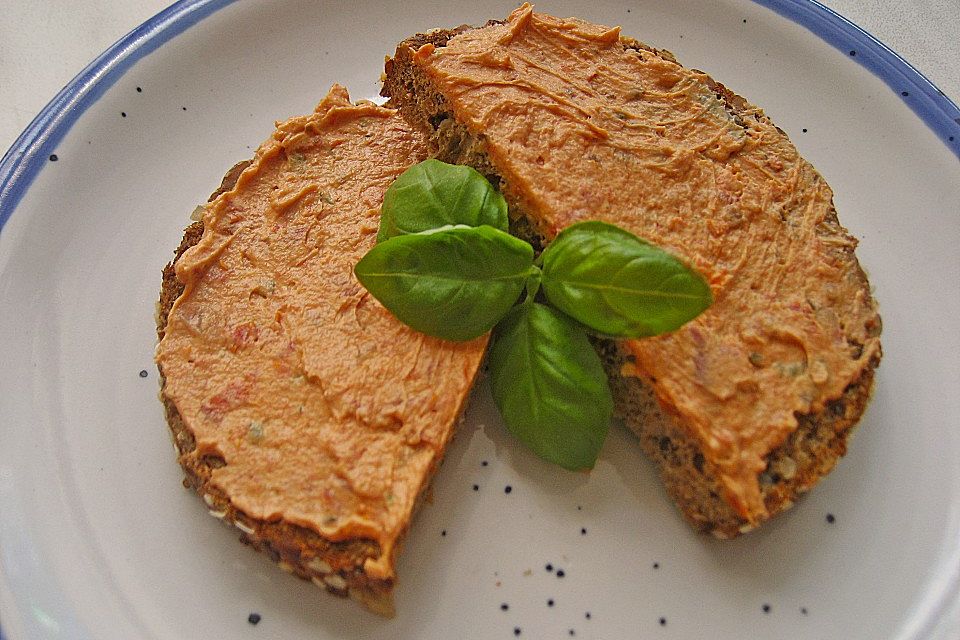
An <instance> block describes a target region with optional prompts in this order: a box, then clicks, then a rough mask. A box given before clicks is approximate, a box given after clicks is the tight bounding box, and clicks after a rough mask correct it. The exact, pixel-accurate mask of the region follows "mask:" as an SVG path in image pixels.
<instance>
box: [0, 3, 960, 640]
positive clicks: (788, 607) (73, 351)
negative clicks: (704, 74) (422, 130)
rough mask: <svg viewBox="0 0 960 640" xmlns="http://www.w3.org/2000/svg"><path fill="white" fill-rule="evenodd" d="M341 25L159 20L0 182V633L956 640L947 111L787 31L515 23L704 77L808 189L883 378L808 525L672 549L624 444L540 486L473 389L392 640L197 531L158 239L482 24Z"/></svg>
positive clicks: (255, 8) (48, 119)
mask: <svg viewBox="0 0 960 640" xmlns="http://www.w3.org/2000/svg"><path fill="white" fill-rule="evenodd" d="M762 5H769V6H770V7H772V8H774V9H776V11H777V12H780V13H777V12H774V11H771V10H770V9H769V8H767V7H765V6H762ZM343 6H346V5H343ZM349 6H350V9H349V10H347V9H342V8H339V7H340V5H338V4H337V3H317V2H311V1H307V0H304V1H301V2H298V1H296V0H278V1H277V2H272V3H254V2H238V3H235V4H231V3H228V2H224V1H218V0H214V1H207V0H201V1H199V2H198V1H193V2H183V3H179V4H178V5H175V6H174V7H173V8H171V10H169V11H168V12H166V13H165V14H162V15H161V16H159V17H158V18H157V19H155V20H154V21H152V22H150V23H147V24H146V25H144V26H143V27H141V29H140V30H138V31H137V32H135V33H134V34H132V35H131V37H130V38H128V39H127V40H125V41H124V42H123V43H122V44H121V45H120V46H119V47H117V48H114V49H112V50H111V51H109V52H107V53H106V54H105V56H104V58H102V59H101V60H99V61H97V62H96V63H95V64H94V65H93V66H92V67H91V68H90V69H88V70H87V71H86V72H85V73H84V74H83V75H82V76H80V77H78V80H77V81H75V82H74V83H73V85H71V87H68V88H67V90H66V92H65V93H64V94H61V95H60V96H58V97H57V99H56V100H55V101H54V102H53V103H51V106H50V107H48V109H47V110H45V111H44V113H43V114H41V116H40V117H39V118H38V120H37V121H36V122H35V123H34V125H31V128H30V129H28V131H27V132H25V134H24V136H23V137H22V138H21V139H20V141H18V143H17V145H16V146H15V147H14V148H13V149H12V150H11V152H10V153H9V154H8V155H7V156H6V157H5V158H4V160H3V162H2V163H0V224H2V230H0V309H2V312H0V353H2V354H3V355H2V363H3V364H2V367H0V388H2V393H0V622H2V626H3V632H2V633H4V634H6V636H7V637H8V638H9V640H21V639H26V638H31V639H33V638H91V639H92V638H96V639H101V638H157V639H161V638H162V639H167V638H169V639H184V638H186V639H189V638H213V637H226V638H271V639H273V638H303V637H309V638H316V639H318V640H323V639H330V638H370V639H376V638H450V637H464V638H481V639H487V638H490V639H494V638H504V639H505V638H513V637H515V636H518V635H519V636H521V637H529V638H567V637H570V636H576V637H577V638H627V637H630V638H638V637H643V638H701V637H703V638H706V637H709V638H754V637H756V638H760V637H775V638H781V639H797V638H845V639H864V640H866V639H871V640H874V639H878V638H897V639H903V640H906V639H908V638H909V639H919V638H940V639H942V640H945V639H947V638H951V639H952V638H956V637H958V636H960V622H958V621H960V614H958V610H960V601H958V595H957V579H958V573H960V462H958V461H960V431H958V430H957V428H956V427H957V424H960V399H958V398H960V369H958V358H957V354H958V353H960V295H958V285H957V282H960V258H958V253H957V247H958V246H960V211H958V203H960V164H958V162H957V155H956V154H957V149H958V143H957V141H956V138H957V137H958V136H960V120H956V121H954V118H960V112H957V110H956V107H955V106H954V105H952V104H950V103H949V101H947V100H946V99H945V98H943V97H942V96H940V95H938V94H937V92H936V89H935V88H933V87H931V86H930V85H928V84H925V83H924V82H923V80H922V78H920V77H919V76H918V75H917V74H916V72H913V71H912V70H911V69H910V68H909V67H908V66H906V65H905V64H904V63H902V61H898V60H897V59H895V58H894V57H893V56H891V55H890V53H889V52H888V51H885V50H884V49H883V48H882V47H881V46H880V45H878V43H876V42H874V41H871V40H870V39H869V38H868V37H867V36H866V35H865V34H862V33H861V32H857V31H856V30H855V29H854V28H853V27H851V26H850V25H848V24H845V23H843V22H842V20H840V19H839V18H837V17H836V16H832V15H830V14H829V13H828V12H826V11H825V10H823V9H822V8H820V7H818V6H816V5H815V4H813V3H810V2H806V1H799V0H783V1H780V2H776V1H773V0H764V2H763V3H762V4H755V3H752V2H747V1H738V0H721V1H719V2H711V3H702V2H693V1H680V2H672V3H663V2H656V1H654V0H636V1H634V2H630V3H620V2H609V1H605V0H599V1H595V2H590V3H574V2H554V3H549V4H548V5H543V6H541V7H540V8H541V9H543V10H546V11H549V12H552V13H556V14H562V15H580V16H582V17H584V18H587V19H590V20H593V21H596V22H601V23H607V24H622V25H623V27H624V32H625V33H627V34H629V35H632V36H635V37H638V38H640V39H642V40H645V41H647V42H649V43H650V44H653V45H656V46H658V47H663V48H667V49H670V50H672V51H673V52H674V53H675V54H676V55H677V57H678V58H679V59H680V60H681V61H682V62H684V63H685V64H687V65H688V66H693V67H697V68H701V69H704V70H706V71H708V72H709V73H711V74H712V75H713V76H714V77H716V78H717V79H719V80H720V81H722V82H724V83H725V84H727V85H728V86H730V87H731V88H732V89H733V90H734V91H736V92H738V93H740V94H741V95H743V96H746V97H747V98H748V99H750V100H751V101H753V102H755V103H756V104H759V105H761V106H763V107H764V108H765V109H766V110H767V112H768V113H769V114H770V116H771V117H772V118H773V119H774V121H775V122H776V123H777V124H778V125H779V126H780V127H782V128H783V129H784V130H785V131H786V132H787V133H788V135H790V137H791V138H792V139H793V140H794V141H795V142H796V144H797V146H798V147H799V149H800V151H801V153H803V155H804V156H805V157H807V158H808V159H809V160H810V161H811V162H812V163H813V164H814V165H815V166H816V167H817V168H818V169H819V170H820V171H821V172H822V173H823V175H824V176H825V177H826V178H827V180H828V182H829V183H830V184H831V185H832V186H833V188H834V191H835V192H836V204H837V209H838V210H839V212H840V218H841V221H842V222H843V223H844V224H845V225H846V226H847V227H848V228H849V229H850V230H851V231H852V232H853V233H854V235H856V236H857V237H858V238H860V240H861V245H860V249H859V252H858V253H859V256H860V259H861V261H862V263H863V265H864V267H865V268H866V269H867V271H868V272H869V274H870V277H871V281H872V283H873V284H874V286H875V289H876V296H877V298H878V300H879V301H880V305H881V311H882V314H883V318H884V325H885V328H884V351H885V358H884V361H883V363H882V365H881V368H880V370H879V374H878V378H877V387H876V392H875V397H874V400H873V403H872V404H871V406H870V408H869V410H868V412H867V414H866V416H865V417H864V420H863V422H862V424H861V426H860V429H859V432H858V434H857V436H856V438H855V439H854V442H853V445H852V448H851V452H850V454H849V455H848V456H847V458H846V459H845V460H843V461H842V462H841V464H840V465H839V467H838V468H837V470H836V471H835V472H834V473H833V474H832V475H831V476H830V477H828V478H827V479H826V480H825V481H824V482H823V483H822V484H821V486H819V487H818V488H817V489H816V490H815V491H814V492H813V493H812V494H811V495H810V496H808V497H807V498H805V499H803V500H801V501H800V502H799V503H798V504H797V506H796V507H795V508H794V509H793V510H792V511H791V512H789V513H787V514H785V515H784V516H783V517H780V518H779V519H777V520H775V521H774V522H772V523H771V524H769V525H768V526H765V527H764V528H762V529H761V530H760V531H758V532H756V533H753V534H750V535H748V536H744V537H742V538H740V539H738V540H735V541H730V542H720V541H716V540H713V539H711V538H707V537H703V536H699V535H696V534H694V533H693V532H692V531H690V530H689V529H688V528H687V527H686V526H685V525H684V524H683V522H682V521H681V519H680V517H679V516H678V515H677V513H676V511H675V510H674V508H673V506H672V505H671V504H670V503H669V502H668V500H667V498H666V496H665V494H664V491H663V489H662V487H661V486H660V484H659V483H658V481H657V479H656V476H655V474H654V472H653V469H652V468H651V465H650V464H649V463H648V462H647V461H646V460H645V459H643V457H642V456H641V454H640V451H639V448H638V446H637V444H636V442H635V441H634V439H633V438H632V436H630V435H629V434H628V433H626V432H625V430H623V429H622V428H619V426H618V427H616V428H614V429H613V430H612V435H611V437H610V439H609V441H608V443H607V445H606V447H605V449H604V451H603V455H602V458H601V460H600V463H599V464H598V466H597V468H596V470H595V471H594V472H593V473H592V474H591V475H589V476H588V475H577V474H569V473H566V472H563V471H560V470H557V469H553V468H549V467H547V466H546V465H544V464H542V463H540V462H539V461H537V460H535V459H533V458H532V457H531V456H530V455H528V454H527V453H526V452H524V451H522V450H520V449H519V448H518V447H517V446H516V445H515V444H514V443H513V442H512V441H510V439H509V438H508V437H507V436H506V435H505V434H504V431H503V429H502V426H501V424H500V423H499V420H498V419H497V417H496V414H495V412H494V411H493V410H492V403H491V402H490V399H489V392H488V390H487V387H486V386H485V385H484V384H481V385H480V386H479V388H478V389H477V390H476V392H475V394H474V399H473V403H472V407H471V409H470V411H469V414H468V418H467V420H466V423H465V425H464V427H463V428H462V429H461V430H460V432H459V435H458V436H457V438H456V440H455V442H454V444H453V446H452V448H451V450H450V452H449V454H448V457H447V461H446V463H445V464H444V467H443V469H442V471H441V472H440V474H439V475H438V476H437V479H436V482H435V491H434V495H433V500H432V502H430V503H428V504H426V505H425V507H424V508H423V509H422V511H421V513H420V514H419V516H418V517H417V520H416V523H415V526H414V527H413V530H412V532H411V534H410V537H409V542H408V544H407V547H406V550H405V552H404V554H403V556H402V559H401V562H400V567H399V572H400V578H401V582H400V585H399V588H398V591H397V605H398V609H399V614H398V615H397V617H396V618H395V619H393V620H384V619H380V618H377V617H376V616H374V615H372V614H370V613H367V612H366V611H364V610H362V609H360V608H359V607H358V606H357V605H355V604H354V603H352V602H350V601H341V600H338V599H335V598H332V597H330V596H327V595H326V594H324V593H322V592H321V591H319V590H318V589H317V588H316V587H314V586H312V585H311V584H309V583H303V582H301V581H299V580H296V579H294V578H292V577H290V576H288V575H286V574H284V573H282V572H280V571H278V570H277V569H276V567H274V566H273V565H271V564H270V563H269V562H268V561H267V559H266V558H265V557H263V556H262V555H259V554H255V553H253V552H251V551H250V550H248V549H247V548H246V547H244V546H243V545H241V544H240V543H239V542H237V533H236V532H235V531H233V530H229V529H227V528H224V527H223V526H221V525H220V524H219V523H218V522H217V521H215V520H214V519H213V518H210V517H209V516H208V515H207V512H206V509H205V508H204V507H203V505H202V503H201V502H200V501H199V500H198V499H197V498H196V496H194V495H192V494H191V493H189V492H187V491H185V490H184V489H183V487H182V486H181V484H180V479H181V474H180V470H179V467H178V466H177V465H176V463H175V461H174V458H173V454H172V452H171V448H170V438H169V435H168V433H167V428H166V426H165V424H164V420H163V414H162V409H161V406H160V403H159V402H158V401H157V390H158V385H157V376H156V369H155V367H154V366H153V363H152V355H153V348H154V340H155V337H154V329H153V311H154V300H155V299H156V297H157V292H158V289H159V284H160V268H161V267H162V265H163V264H164V263H165V262H166V261H167V260H168V258H169V257H170V255H171V251H172V249H173V248H174V247H175V246H176V244H177V242H178V240H179V238H180V235H181V232H182V228H183V227H184V226H185V224H186V223H187V222H188V219H187V216H188V215H189V213H190V211H191V210H192V209H193V208H194V206H195V205H196V204H197V203H198V202H200V201H202V200H203V199H204V198H205V196H206V195H207V194H208V193H209V192H210V191H211V189H212V188H214V187H215V186H216V185H217V184H218V183H219V180H220V177H221V176H222V174H223V173H224V171H225V170H226V169H227V168H229V167H230V166H231V165H232V164H233V163H234V162H235V161H237V160H239V159H243V158H246V157H249V156H250V155H251V153H252V151H253V149H255V148H256V146H257V145H258V144H259V143H260V141H261V140H262V139H264V138H265V137H266V136H267V135H268V134H269V133H270V131H271V123H272V122H273V120H274V119H280V118H286V117H288V116H291V115H294V114H301V113H305V112H308V111H310V110H311V109H312V107H313V106H314V104H315V102H316V101H317V100H318V99H319V98H320V97H321V96H322V95H323V94H324V93H325V92H326V90H327V88H328V87H329V85H330V84H331V83H332V82H334V81H338V82H341V83H344V84H346V85H347V86H348V87H349V88H350V90H351V92H352V95H353V97H354V98H370V97H373V96H375V95H376V93H377V91H378V85H377V78H378V76H379V72H380V68H381V64H382V60H383V55H384V54H386V53H389V52H391V51H392V50H393V47H394V45H395V43H396V42H397V41H398V40H400V39H401V38H402V37H404V36H405V35H408V34H410V33H413V32H416V31H422V30H424V29H427V28H431V27H435V26H449V25H456V24H460V23H463V22H469V23H479V22H482V21H484V20H486V19H488V18H491V17H502V16H504V15H506V14H507V13H508V12H509V10H510V8H511V3H509V2H474V3H470V4H469V5H465V6H463V7H459V8H456V9H454V8H451V6H450V3H445V2H438V1H429V0H425V1H417V2H406V3H403V5H402V6H400V5H399V4H398V5H397V6H381V5H380V4H379V3H374V2H355V3H352V4H350V5H349ZM794 20H797V21H799V22H801V23H802V24H803V25H806V26H808V27H812V28H813V29H814V30H815V31H816V32H815V33H814V32H811V31H808V30H807V29H806V28H804V26H801V25H800V24H797V22H795V21H794ZM825 40H826V41H825ZM827 41H829V43H832V44H833V45H834V46H836V47H837V48H834V47H832V46H830V44H828V42H827ZM851 51H855V52H856V55H851V53H850V52H851ZM862 65H866V67H867V68H869V69H872V70H873V71H875V72H879V73H880V74H881V75H882V76H883V77H882V78H878V77H877V76H875V75H873V74H871V73H870V71H869V70H867V69H866V68H864V66H862ZM903 94H906V95H903ZM54 159H55V161H54ZM251 613H257V614H259V616H260V619H259V623H258V624H256V625H253V624H251V623H250V622H248V616H249V615H250V614H251Z"/></svg>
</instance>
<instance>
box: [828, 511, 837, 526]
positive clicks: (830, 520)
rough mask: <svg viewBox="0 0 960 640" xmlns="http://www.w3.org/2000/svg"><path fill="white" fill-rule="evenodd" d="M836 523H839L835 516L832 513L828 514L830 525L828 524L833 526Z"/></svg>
mask: <svg viewBox="0 0 960 640" xmlns="http://www.w3.org/2000/svg"><path fill="white" fill-rule="evenodd" d="M836 521H837V519H836V518H835V517H834V515H833V514H832V513H828V514H827V523H828V524H833V523H834V522H836Z"/></svg>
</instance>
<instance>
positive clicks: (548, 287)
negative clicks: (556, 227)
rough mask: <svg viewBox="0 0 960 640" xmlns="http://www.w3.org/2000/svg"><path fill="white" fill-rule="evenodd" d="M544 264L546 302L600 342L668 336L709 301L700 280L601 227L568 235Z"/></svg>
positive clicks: (583, 226)
mask: <svg viewBox="0 0 960 640" xmlns="http://www.w3.org/2000/svg"><path fill="white" fill-rule="evenodd" d="M542 258H543V292H544V294H545V295H546V297H547V300H549V301H550V302H551V303H553V304H554V305H556V306H557V308H559V309H560V310H562V311H564V312H565V313H568V314H570V315H571V316H572V317H574V318H576V319H577V320H579V321H580V322H582V323H583V324H585V325H586V326H588V327H590V328H591V329H594V330H596V331H599V332H601V333H603V334H606V335H610V336H616V337H624V338H640V337H645V336H654V335H658V334H661V333H666V332H668V331H674V330H676V329H678V328H680V327H681V326H682V325H683V324H684V323H686V322H689V321H690V320H692V319H694V318H696V317H697V316H698V315H700V313H702V312H703V311H704V310H705V309H706V308H707V307H709V306H710V304H711V302H712V301H713V297H712V295H711V293H710V285H708V284H707V282H706V281H705V280H704V279H703V277H702V276H701V275H700V274H699V273H697V272H696V271H694V270H693V269H690V268H689V267H687V266H686V265H684V264H683V263H682V262H680V261H679V260H678V259H677V258H675V257H673V256H672V255H670V254H669V253H667V252H666V251H664V250H662V249H659V248H658V247H655V246H653V245H651V244H649V243H647V242H645V241H643V240H641V239H640V238H638V237H637V236H635V235H633V234H632V233H630V232H628V231H624V230H623V229H620V228H619V227H616V226H614V225H612V224H607V223H605V222H580V223H577V224H574V225H571V226H569V227H567V228H566V229H564V230H563V231H561V232H560V233H559V234H558V235H557V237H556V238H555V239H554V240H553V242H551V243H550V245H549V246H548V247H547V248H546V250H545V251H544V252H543V254H542Z"/></svg>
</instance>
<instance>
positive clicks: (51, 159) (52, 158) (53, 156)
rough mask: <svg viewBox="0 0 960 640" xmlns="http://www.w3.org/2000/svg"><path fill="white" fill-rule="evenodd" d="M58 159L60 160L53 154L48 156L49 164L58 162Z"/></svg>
mask: <svg viewBox="0 0 960 640" xmlns="http://www.w3.org/2000/svg"><path fill="white" fill-rule="evenodd" d="M59 159H60V158H58V157H57V154H55V153H51V154H50V162H56V161H57V160H59Z"/></svg>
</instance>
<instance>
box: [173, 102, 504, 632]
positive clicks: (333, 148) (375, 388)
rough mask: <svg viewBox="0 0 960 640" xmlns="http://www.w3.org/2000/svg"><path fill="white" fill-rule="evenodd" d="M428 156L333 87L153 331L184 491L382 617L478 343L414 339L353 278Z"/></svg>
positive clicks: (234, 210) (233, 187)
mask: <svg viewBox="0 0 960 640" xmlns="http://www.w3.org/2000/svg"><path fill="white" fill-rule="evenodd" d="M425 155H426V144H425V139H424V138H423V137H422V136H421V135H420V134H418V133H416V132H415V131H413V130H412V129H411V128H410V127H409V126H408V125H407V124H406V123H405V122H404V121H403V120H402V119H401V118H400V117H399V116H398V115H397V114H396V113H395V112H394V111H393V110H390V109H386V108H382V107H378V106H376V105H373V104H369V103H368V104H359V105H353V104H351V103H350V101H349V96H348V95H347V93H346V91H345V90H344V89H343V88H342V87H337V86H335V87H334V88H333V89H332V90H331V92H330V94H329V95H328V96H327V97H326V98H325V99H324V100H323V101H322V102H321V103H320V105H319V106H318V107H317V110H316V112H315V113H313V114H310V115H308V116H304V117H299V118H293V119H291V120H289V121H287V122H283V123H278V125H277V129H276V131H275V133H274V134H273V136H272V137H271V138H270V139H269V140H267V141H266V142H265V143H264V144H263V145H261V146H260V148H259V149H258V150H257V152H256V155H255V156H254V158H253V159H252V160H251V161H247V162H242V163H240V164H238V165H236V166H235V167H233V169H231V170H230V171H229V172H228V173H227V175H226V176H225V177H224V179H223V183H222V184H221V186H220V188H219V189H218V190H217V191H216V192H215V193H214V194H213V195H212V196H211V198H210V201H209V203H208V204H207V205H206V207H205V209H204V213H203V222H196V223H194V224H192V225H190V226H189V227H188V228H187V229H186V232H185V233H184V236H183V240H182V242H181V243H180V246H179V248H178V249H177V251H176V255H175V258H174V261H173V262H172V263H171V264H169V265H167V267H166V268H165V269H164V271H163V284H162V289H161V293H160V307H159V313H158V319H157V330H158V335H159V338H160V343H159V345H158V347H157V363H158V366H159V369H160V374H161V380H162V392H161V398H162V400H163V403H164V406H165V407H166V417H167V422H168V423H169V426H170V429H171V431H172V433H173V436H174V442H175V444H176V448H177V452H178V460H179V462H180V464H181V466H182V467H183V470H184V471H185V473H186V480H185V484H186V485H189V486H191V487H193V488H194V489H195V490H196V491H197V493H198V494H199V495H200V496H201V497H202V498H203V500H204V502H205V503H206V506H207V507H208V509H209V511H210V514H211V515H213V516H214V517H216V518H219V519H221V520H223V521H224V522H226V523H229V524H232V525H233V526H235V527H236V528H237V529H239V530H240V532H241V539H242V540H243V541H244V542H246V543H248V544H249V545H251V546H253V547H254V548H256V549H258V550H261V551H265V552H266V553H268V554H269V555H270V557H271V558H272V559H273V560H274V561H275V562H277V563H278V564H279V566H280V567H281V568H282V569H284V570H286V571H289V572H291V573H294V574H295V575H297V576H299V577H301V578H304V579H309V580H312V581H313V582H314V583H316V584H317V585H318V586H321V587H323V588H325V589H326V590H328V591H330V592H333V593H335V594H337V595H341V596H346V595H350V596H351V597H353V598H355V599H357V600H359V601H360V602H362V603H363V604H365V605H366V606H367V607H369V608H370V609H372V610H374V611H376V612H377V613H380V614H383V615H391V614H392V613H393V603H392V590H393V586H394V583H395V570H394V567H395V559H396V556H397V554H398V552H399V549H400V546H401V544H402V541H403V538H404V536H405V534H406V531H407V528H408V526H409V524H410V520H411V518H412V516H413V513H414V511H415V508H416V506H417V504H418V502H419V500H420V497H421V496H422V495H423V493H424V490H425V488H426V487H427V485H428V483H429V481H430V478H431V476H432V475H433V473H434V471H435V470H436V468H437V466H438V465H439V463H440V461H441V459H442V457H443V453H444V448H445V446H446V444H447V442H448V441H449V439H450V437H451V434H452V431H453V428H454V426H455V423H456V422H457V421H458V418H459V416H460V414H461V411H462V409H463V407H464V404H465V402H466V400H467V397H468V394H469V391H470V388H471V386H472V383H473V380H474V377H475V375H476V374H477V372H478V370H479V367H480V364H481V360H482V358H483V354H484V350H485V348H486V343H487V339H486V338H479V339H477V340H474V341H471V342H468V343H449V342H444V341H441V340H437V339H433V338H429V337H427V336H424V335H422V334H419V333H417V332H414V331H413V330H411V329H409V328H408V327H406V326H404V325H402V324H401V323H400V322H399V321H397V320H396V319H395V318H394V317H393V316H392V315H391V314H390V313H389V312H387V311H386V310H385V309H384V308H383V307H382V306H381V305H379V303H377V302H376V300H374V299H373V298H372V297H370V296H369V294H367V293H366V291H364V290H363V288H362V287H361V286H360V285H359V283H358V282H357V281H356V280H355V278H354V276H353V271H352V269H353V265H354V264H355V263H356V262H357V261H358V260H359V259H360V257H362V255H363V254H364V253H365V252H366V251H367V250H369V248H371V247H372V246H373V245H374V243H375V236H376V231H377V223H378V215H379V207H380V203H381V201H382V197H383V193H384V191H385V190H386V188H387V187H388V186H389V185H390V183H391V182H392V181H393V180H394V179H395V178H396V177H397V175H399V174H400V173H401V172H402V171H403V170H404V169H405V168H406V167H407V166H409V165H410V164H413V163H415V162H418V161H420V160H422V159H424V157H425ZM267 281H269V282H267Z"/></svg>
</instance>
